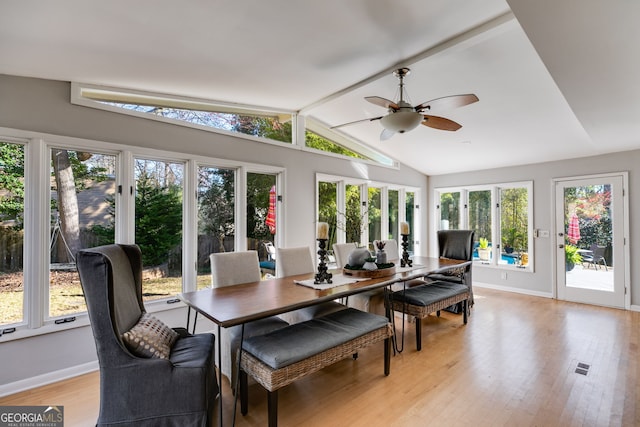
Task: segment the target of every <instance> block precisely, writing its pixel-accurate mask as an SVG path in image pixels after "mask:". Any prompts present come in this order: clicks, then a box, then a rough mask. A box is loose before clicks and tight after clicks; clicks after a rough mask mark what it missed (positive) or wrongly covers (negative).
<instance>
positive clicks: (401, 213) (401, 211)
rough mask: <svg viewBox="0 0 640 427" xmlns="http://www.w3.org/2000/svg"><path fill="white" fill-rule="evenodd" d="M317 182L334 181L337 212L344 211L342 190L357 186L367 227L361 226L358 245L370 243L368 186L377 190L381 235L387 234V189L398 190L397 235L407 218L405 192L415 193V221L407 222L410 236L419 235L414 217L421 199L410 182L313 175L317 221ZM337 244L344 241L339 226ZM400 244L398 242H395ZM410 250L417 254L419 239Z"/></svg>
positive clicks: (318, 187)
mask: <svg viewBox="0 0 640 427" xmlns="http://www.w3.org/2000/svg"><path fill="white" fill-rule="evenodd" d="M320 182H332V183H336V184H337V209H338V211H340V210H341V209H342V211H343V212H344V211H345V204H346V200H345V198H346V197H345V189H346V186H347V185H357V186H359V187H360V203H361V215H362V218H364V219H366V220H367V224H366V226H362V233H361V235H360V242H356V243H358V244H360V245H363V246H365V247H366V246H367V245H369V243H373V242H371V241H370V237H369V217H368V215H365V214H366V212H367V207H368V203H369V201H368V196H369V188H378V189H380V210H381V212H380V233H381V236H383V237H384V236H388V235H389V211H388V208H389V197H388V194H389V190H395V191H398V219H397V227H398V229H397V230H396V234H397V235H398V236H400V225H401V223H402V222H405V221H406V220H407V218H406V200H407V197H406V194H407V193H413V194H414V216H413V217H414V223H413V224H410V229H411V233H412V235H413V236H416V237H417V236H420V227H421V225H420V221H417V220H416V219H417V218H420V212H419V209H420V199H421V190H420V188H418V187H412V186H409V185H398V184H391V183H386V182H381V181H371V180H364V179H358V178H350V177H345V176H339V175H329V174H323V173H317V174H316V197H315V203H316V208H315V211H316V221H318V215H319V208H320V206H319V204H318V202H319V191H320V185H319V183H320ZM363 203H366V205H363ZM336 236H337V237H336V243H346V232H345V230H343V229H340V228H338V230H337V233H336ZM398 245H400V242H398ZM413 248H414V249H413V250H414V252H415V253H416V255H419V254H420V253H421V252H420V249H419V248H420V241H419V240H418V239H416V240H415V241H414V242H413Z"/></svg>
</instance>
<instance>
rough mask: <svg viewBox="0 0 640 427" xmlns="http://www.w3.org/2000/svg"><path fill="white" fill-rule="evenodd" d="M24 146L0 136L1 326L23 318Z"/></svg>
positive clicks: (15, 322) (20, 320) (17, 321)
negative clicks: (3, 139)
mask: <svg viewBox="0 0 640 427" xmlns="http://www.w3.org/2000/svg"><path fill="white" fill-rule="evenodd" d="M24 165H25V147H24V145H23V144H14V143H11V142H6V141H1V140H0V326H2V325H11V324H17V323H21V322H23V319H24V272H23V261H24V191H25V188H24Z"/></svg>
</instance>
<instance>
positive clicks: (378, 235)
mask: <svg viewBox="0 0 640 427" xmlns="http://www.w3.org/2000/svg"><path fill="white" fill-rule="evenodd" d="M368 191H369V200H368V203H367V212H368V220H369V241H370V242H373V241H374V240H382V229H381V226H382V218H381V214H382V211H381V209H382V192H381V191H380V188H375V187H369V188H368Z"/></svg>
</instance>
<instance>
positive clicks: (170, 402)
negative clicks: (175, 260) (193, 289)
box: [76, 245, 219, 427]
mask: <svg viewBox="0 0 640 427" xmlns="http://www.w3.org/2000/svg"><path fill="white" fill-rule="evenodd" d="M76 259H77V266H78V272H79V273H80V282H81V284H82V288H83V290H84V296H85V300H86V302H87V310H88V313H89V319H90V321H91V328H92V330H93V336H94V338H95V343H96V349H97V353H98V362H99V365H100V413H99V415H98V420H97V423H96V425H98V426H118V427H125V426H137V427H150V426H163V427H164V426H176V427H177V426H181V427H183V426H194V427H195V426H206V425H211V424H212V422H211V421H212V420H213V412H214V408H215V400H216V396H217V395H218V391H219V389H218V383H217V381H216V376H215V366H214V349H215V345H214V342H215V338H214V336H213V335H211V334H197V335H190V334H188V333H187V331H186V330H185V329H175V331H176V332H177V334H178V336H177V338H175V334H174V333H173V332H170V333H171V334H172V336H173V337H174V338H175V342H174V343H173V345H172V346H171V350H170V353H169V355H168V357H167V358H165V359H162V358H155V357H152V358H148V357H140V356H139V355H136V354H134V353H133V352H132V351H130V350H129V347H127V345H126V344H125V341H124V339H123V336H124V334H125V332H128V331H130V330H132V328H134V327H135V326H136V325H138V324H139V320H140V319H141V317H142V315H143V313H145V308H144V305H143V303H142V260H141V253H140V249H139V248H138V246H135V245H107V246H101V247H97V248H93V249H85V250H81V251H79V252H78V254H77V257H76ZM165 328H166V327H165ZM166 329H167V330H169V331H170V328H166Z"/></svg>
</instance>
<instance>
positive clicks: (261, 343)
mask: <svg viewBox="0 0 640 427" xmlns="http://www.w3.org/2000/svg"><path fill="white" fill-rule="evenodd" d="M392 336H393V328H392V327H391V324H390V323H389V320H388V319H387V318H386V317H384V316H380V315H377V314H372V313H366V312H363V311H359V310H356V309H353V308H347V309H344V310H340V311H336V312H333V313H329V314H327V315H325V316H322V317H317V318H314V319H311V320H307V321H305V322H301V323H296V324H292V325H289V326H287V327H285V328H282V329H278V330H276V331H273V332H270V333H268V334H265V335H261V336H255V337H250V338H247V339H246V340H244V342H243V345H242V354H241V362H240V385H239V386H240V409H241V412H242V414H243V415H246V414H247V411H248V391H247V384H248V377H247V375H251V377H253V378H254V379H255V380H256V381H257V382H258V383H259V384H261V385H262V386H263V387H264V388H265V389H266V390H267V392H268V411H269V426H272V427H273V426H276V425H277V422H278V389H280V388H282V387H284V386H286V385H288V384H291V383H292V382H293V381H295V380H297V379H299V378H302V377H304V376H305V375H308V374H311V373H313V372H316V371H318V370H320V369H322V368H324V367H326V366H329V365H331V364H333V363H336V362H338V361H340V360H342V359H345V358H347V357H349V356H354V358H355V357H356V356H357V352H358V350H359V349H362V348H364V347H367V346H369V345H371V344H373V343H376V342H379V341H383V340H384V374H385V375H389V368H390V357H391V337H392Z"/></svg>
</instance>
